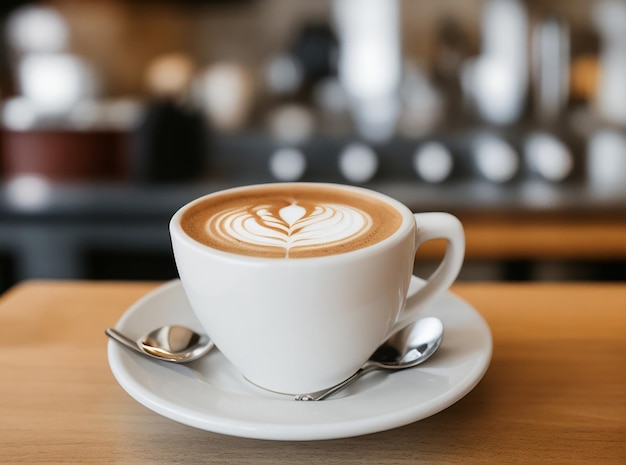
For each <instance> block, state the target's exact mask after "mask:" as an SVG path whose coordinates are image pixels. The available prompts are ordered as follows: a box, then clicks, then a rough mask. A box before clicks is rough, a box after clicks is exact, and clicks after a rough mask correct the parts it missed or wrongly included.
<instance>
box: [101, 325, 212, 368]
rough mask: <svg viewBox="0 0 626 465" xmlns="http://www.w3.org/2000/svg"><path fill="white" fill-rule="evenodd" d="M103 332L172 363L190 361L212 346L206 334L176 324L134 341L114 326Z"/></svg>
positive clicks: (139, 350) (124, 343) (140, 350)
mask: <svg viewBox="0 0 626 465" xmlns="http://www.w3.org/2000/svg"><path fill="white" fill-rule="evenodd" d="M105 334H106V335H107V336H109V337H110V338H111V339H113V340H114V341H116V342H119V343H120V344H122V345H123V346H124V347H127V348H129V349H132V350H134V351H136V352H139V353H140V354H142V355H146V356H148V357H152V358H156V359H159V360H163V361H166V362H173V363H189V362H192V361H194V360H197V359H199V358H200V357H203V356H204V355H206V354H207V353H208V352H209V351H210V350H211V349H212V348H213V342H212V341H211V339H209V337H208V336H207V335H205V334H199V333H196V332H195V331H193V330H191V329H189V328H186V327H184V326H178V325H169V326H163V327H161V328H157V329H155V330H154V331H150V332H149V333H148V334H146V335H144V336H142V337H140V338H139V339H137V340H136V341H134V340H132V339H130V338H129V337H127V336H125V335H123V334H122V333H120V332H119V331H117V330H116V329H114V328H107V329H106V330H105Z"/></svg>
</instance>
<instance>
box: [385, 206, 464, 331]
mask: <svg viewBox="0 0 626 465" xmlns="http://www.w3.org/2000/svg"><path fill="white" fill-rule="evenodd" d="M414 216H415V222H416V226H417V228H416V244H415V250H416V251H417V249H418V248H419V247H420V245H422V244H423V243H424V242H427V241H430V240H433V239H445V240H446V241H447V242H448V244H447V246H446V251H445V254H444V257H443V259H442V260H441V263H440V264H439V266H438V267H437V269H436V270H435V271H434V272H433V274H432V275H431V276H430V277H429V278H428V279H427V280H426V282H425V283H424V286H423V287H422V288H421V289H419V290H418V291H417V292H415V293H414V294H413V295H411V296H409V297H408V298H407V303H406V305H405V307H404V310H403V312H402V313H400V316H399V317H398V320H397V321H396V323H395V324H394V326H393V328H392V330H391V331H390V334H392V333H395V332H396V331H399V330H401V329H402V328H404V327H405V326H407V325H409V324H411V323H412V322H414V321H415V320H417V319H418V318H419V317H420V316H421V315H420V313H421V309H422V307H423V306H424V305H425V304H427V303H429V302H431V301H432V300H433V299H435V298H436V297H438V296H439V295H441V294H443V293H444V292H445V291H446V290H448V289H449V288H450V286H451V285H452V283H453V282H454V280H455V279H456V278H457V276H458V274H459V271H461V266H462V265H463V258H464V256H465V234H464V232H463V225H462V224H461V222H460V221H459V220H458V219H457V218H456V217H455V216H453V215H451V214H449V213H441V212H439V213H416V214H415V215H414Z"/></svg>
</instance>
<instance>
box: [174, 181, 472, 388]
mask: <svg viewBox="0 0 626 465" xmlns="http://www.w3.org/2000/svg"><path fill="white" fill-rule="evenodd" d="M242 202H243V203H242ZM244 203H245V205H244ZM170 234H171V239H172V246H173V250H174V256H175V260H176V264H177V267H178V272H179V275H180V279H181V282H182V285H183V287H184V289H185V293H186V295H187V297H188V299H189V302H190V304H191V307H192V308H193V310H194V313H195V315H196V316H197V318H198V319H199V321H200V323H201V324H202V326H203V328H204V329H205V330H206V332H207V334H208V335H209V336H210V337H211V338H212V339H213V341H214V342H215V344H216V346H217V347H218V349H219V350H220V351H221V352H222V353H223V354H224V355H225V356H226V358H228V359H229V360H230V362H231V363H232V364H233V365H234V366H235V367H236V368H237V369H238V370H239V371H240V372H241V373H242V375H243V376H244V377H245V378H246V379H248V380H249V381H250V382H252V383H254V384H256V385H258V386H260V387H262V388H265V389H268V390H271V391H276V392H282V393H292V394H300V393H307V392H314V391H317V390H321V389H324V388H328V387H330V386H333V385H335V384H337V383H338V382H340V381H342V380H344V379H345V378H347V377H348V376H350V375H351V374H352V373H354V372H355V371H356V370H357V369H358V368H359V367H360V366H361V365H362V364H363V363H364V362H365V361H366V360H367V359H368V358H369V356H370V355H371V354H372V353H373V352H374V351H375V349H376V348H377V347H378V346H379V345H380V344H381V343H382V342H383V341H384V340H385V339H386V338H387V337H388V336H389V335H391V334H392V333H393V332H395V331H396V330H398V329H401V328H402V327H404V326H406V325H407V324H410V323H411V322H413V321H415V320H417V319H418V318H419V317H420V314H421V309H422V308H423V306H424V305H426V304H428V303H429V302H431V301H432V300H433V299H434V298H436V297H437V296H439V295H440V294H442V293H443V292H445V291H446V290H447V289H448V288H449V286H450V285H451V284H452V283H453V281H454V280H455V279H456V277H457V275H458V272H459V270H460V268H461V265H462V262H463V255H464V248H465V239H464V234H463V227H462V225H461V223H460V222H459V220H458V219H457V218H455V217H454V216H452V215H450V214H448V213H418V214H415V215H414V214H413V213H412V212H411V211H410V210H409V209H408V208H407V207H406V206H404V205H403V204H401V203H400V202H398V201H396V200H394V199H392V198H390V197H388V196H385V195H382V194H380V193H377V192H374V191H370V190H366V189H362V188H358V187H352V186H341V185H334V184H318V183H274V184H266V185H258V186H246V187H240V188H235V189H229V190H225V191H221V192H216V193H213V194H209V195H207V196H204V197H201V198H199V199H196V200H194V201H192V202H190V203H189V204H187V205H185V206H183V207H182V208H181V209H180V210H179V211H177V212H176V213H175V214H174V216H173V217H172V219H171V221H170ZM192 236H194V237H192ZM440 238H443V239H445V240H447V243H448V245H447V248H446V252H445V255H444V257H443V260H442V262H441V264H440V265H439V267H438V268H437V270H436V271H435V272H434V273H433V275H432V276H431V277H430V278H429V279H428V280H427V281H426V283H425V285H424V286H423V287H422V288H421V289H420V290H419V291H418V293H417V294H416V295H414V296H412V297H411V305H410V307H408V306H407V307H406V308H407V309H408V310H405V303H406V296H407V293H408V289H409V282H410V280H411V275H412V272H413V266H414V261H415V253H416V250H417V248H418V247H419V245H420V244H422V243H423V242H425V241H428V240H431V239H440ZM351 249H353V250H351ZM307 254H308V255H307Z"/></svg>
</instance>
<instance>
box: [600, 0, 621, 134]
mask: <svg viewBox="0 0 626 465" xmlns="http://www.w3.org/2000/svg"><path fill="white" fill-rule="evenodd" d="M593 18H594V22H595V25H596V28H597V30H598V33H599V34H600V36H601V42H602V49H601V53H600V68H601V72H600V73H599V76H598V77H599V81H598V95H597V102H596V108H597V111H598V114H599V115H600V116H601V117H602V118H604V119H606V120H608V121H610V122H612V123H616V124H620V125H626V85H625V84H624V83H626V2H624V1H621V0H602V1H598V2H596V3H594V6H593Z"/></svg>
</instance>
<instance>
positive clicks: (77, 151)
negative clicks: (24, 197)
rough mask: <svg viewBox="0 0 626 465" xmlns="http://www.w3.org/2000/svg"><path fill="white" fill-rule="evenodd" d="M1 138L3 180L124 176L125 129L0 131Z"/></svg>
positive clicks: (126, 154) (127, 141) (127, 143)
mask: <svg viewBox="0 0 626 465" xmlns="http://www.w3.org/2000/svg"><path fill="white" fill-rule="evenodd" d="M1 140H2V145H1V146H2V150H1V152H0V157H1V161H2V168H1V169H0V173H2V175H3V177H4V178H6V179H11V178H14V177H16V176H20V175H31V174H32V175H39V176H42V177H44V178H46V179H49V180H52V181H95V180H116V179H124V178H126V177H128V171H129V162H128V160H129V149H130V135H129V133H126V132H121V131H74V130H53V129H46V130H43V129H38V130H29V131H12V130H3V131H2V136H1Z"/></svg>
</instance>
